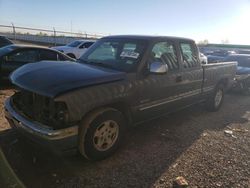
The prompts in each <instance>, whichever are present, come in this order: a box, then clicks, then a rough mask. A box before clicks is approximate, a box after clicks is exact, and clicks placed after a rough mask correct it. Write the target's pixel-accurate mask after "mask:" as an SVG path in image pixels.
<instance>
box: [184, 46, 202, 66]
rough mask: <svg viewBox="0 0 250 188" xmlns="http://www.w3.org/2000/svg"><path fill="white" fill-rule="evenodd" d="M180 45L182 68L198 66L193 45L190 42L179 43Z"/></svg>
mask: <svg viewBox="0 0 250 188" xmlns="http://www.w3.org/2000/svg"><path fill="white" fill-rule="evenodd" d="M180 46H181V52H182V58H183V64H184V68H192V67H197V66H199V61H198V57H197V55H196V53H195V50H194V47H193V45H192V44H190V43H181V44H180Z"/></svg>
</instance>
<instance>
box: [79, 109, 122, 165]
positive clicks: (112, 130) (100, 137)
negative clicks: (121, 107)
mask: <svg viewBox="0 0 250 188" xmlns="http://www.w3.org/2000/svg"><path fill="white" fill-rule="evenodd" d="M124 133H125V121H124V116H123V114H122V113H121V112H120V111H118V110H116V109H113V108H102V109H99V110H96V111H94V112H92V113H90V114H89V115H88V116H87V117H86V118H85V119H84V120H83V122H82V124H81V125H80V129H79V144H78V147H79V152H80V153H81V154H82V155H83V156H84V157H86V158H87V159H90V160H101V159H105V158H106V157H108V156H110V155H112V154H113V153H114V152H115V151H116V150H117V148H118V146H119V145H120V143H121V140H122V138H123V136H124Z"/></svg>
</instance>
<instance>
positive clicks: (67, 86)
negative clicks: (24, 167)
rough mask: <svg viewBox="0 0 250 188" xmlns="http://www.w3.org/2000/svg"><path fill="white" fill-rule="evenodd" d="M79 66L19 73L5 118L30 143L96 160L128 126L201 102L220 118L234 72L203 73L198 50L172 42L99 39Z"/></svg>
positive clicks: (212, 68) (222, 67)
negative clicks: (69, 151) (219, 111)
mask: <svg viewBox="0 0 250 188" xmlns="http://www.w3.org/2000/svg"><path fill="white" fill-rule="evenodd" d="M78 62H79V63H71V64H69V63H63V62H62V63H56V62H54V63H53V62H48V63H44V62H43V63H39V64H36V65H34V64H33V65H32V64H28V65H25V66H23V67H21V68H19V69H17V70H16V71H15V72H14V73H13V74H12V75H11V81H12V83H13V84H15V85H16V86H17V87H19V88H20V91H19V92H17V93H16V94H14V95H13V96H12V97H11V98H9V99H8V100H7V101H6V103H5V116H6V117H7V120H8V121H9V122H10V125H11V126H12V127H13V128H17V127H18V128H20V129H17V130H19V131H20V132H21V133H25V135H26V136H27V137H29V138H31V139H33V140H36V141H37V142H39V143H41V144H45V145H47V147H48V146H49V147H51V148H54V150H60V151H68V150H69V149H72V148H78V149H79V151H80V153H81V154H82V155H83V156H85V157H86V158H88V159H93V160H98V159H103V158H105V157H107V156H110V155H111V154H112V153H113V152H115V151H116V149H117V148H118V146H119V144H120V142H121V140H122V137H123V135H124V132H125V130H126V128H127V126H128V125H131V124H138V123H140V122H142V121H145V120H149V119H152V118H155V117H158V116H161V115H163V114H166V113H170V112H173V111H176V110H178V109H182V108H184V107H187V106H190V105H192V104H196V103H199V102H202V101H203V102H206V104H207V108H208V109H209V110H211V111H216V110H218V109H219V108H220V107H221V105H222V102H223V98H224V92H225V90H226V89H227V88H228V87H230V86H231V85H232V83H233V79H234V77H235V72H236V62H234V63H233V62H232V63H229V62H228V63H217V64H208V65H201V63H200V59H199V52H198V49H197V46H196V45H195V42H194V41H193V40H190V39H185V38H177V37H159V36H157V37H153V36H109V37H104V38H102V39H100V40H98V41H97V42H96V43H95V45H93V46H92V47H91V48H90V49H89V50H88V51H87V52H86V53H85V54H84V55H83V56H82V57H81V58H80V59H79V61H78ZM32 96H34V97H32ZM27 99H30V100H27ZM48 104H50V105H48ZM32 109H36V111H33V110H32ZM23 114H24V115H23ZM20 122H21V123H20Z"/></svg>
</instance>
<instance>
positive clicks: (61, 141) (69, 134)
mask: <svg viewBox="0 0 250 188" xmlns="http://www.w3.org/2000/svg"><path fill="white" fill-rule="evenodd" d="M4 107H5V117H6V119H7V120H8V122H9V124H10V126H11V127H12V128H13V129H16V130H17V131H18V132H20V133H21V134H22V135H24V136H25V137H27V138H29V139H31V140H33V141H35V142H37V143H39V144H41V145H43V146H45V147H48V148H49V149H52V150H53V151H55V152H68V151H72V150H75V149H76V147H77V137H78V126H73V127H69V128H64V129H59V130H53V129H52V128H50V127H48V126H46V125H43V124H40V123H38V122H33V121H32V120H29V119H27V118H25V117H24V116H22V115H20V114H19V113H18V112H17V111H16V110H15V109H14V108H13V107H12V105H11V100H10V98H8V99H7V100H6V101H5V106H4Z"/></svg>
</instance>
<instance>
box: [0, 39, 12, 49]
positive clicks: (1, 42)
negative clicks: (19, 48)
mask: <svg viewBox="0 0 250 188" xmlns="http://www.w3.org/2000/svg"><path fill="white" fill-rule="evenodd" d="M10 44H13V42H11V41H10V40H9V39H8V38H6V37H4V36H0V48H2V47H4V46H7V45H10Z"/></svg>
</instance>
